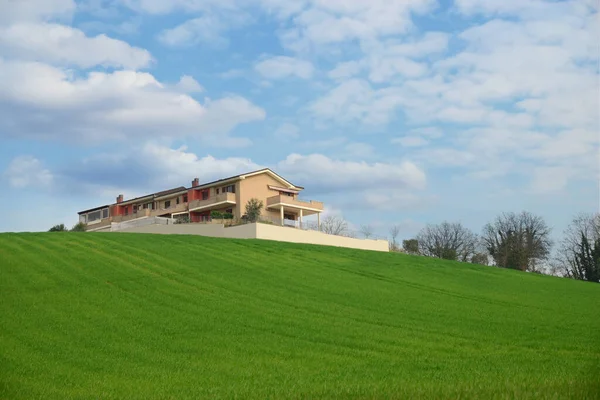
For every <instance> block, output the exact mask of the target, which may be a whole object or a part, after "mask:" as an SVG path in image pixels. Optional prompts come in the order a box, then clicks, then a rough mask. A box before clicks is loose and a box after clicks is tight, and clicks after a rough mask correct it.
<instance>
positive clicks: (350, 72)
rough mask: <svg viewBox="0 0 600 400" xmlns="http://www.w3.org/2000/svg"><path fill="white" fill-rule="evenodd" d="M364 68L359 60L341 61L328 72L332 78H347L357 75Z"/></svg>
mask: <svg viewBox="0 0 600 400" xmlns="http://www.w3.org/2000/svg"><path fill="white" fill-rule="evenodd" d="M362 69H363V65H362V63H361V62H359V61H346V62H342V63H339V64H338V65H337V66H336V67H335V68H334V69H332V70H331V71H329V73H328V74H327V75H328V76H329V77H330V78H331V79H335V80H345V79H348V78H351V77H353V76H355V75H357V74H358V73H359V72H360V71H361V70H362Z"/></svg>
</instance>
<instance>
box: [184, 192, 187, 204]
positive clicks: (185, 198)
mask: <svg viewBox="0 0 600 400" xmlns="http://www.w3.org/2000/svg"><path fill="white" fill-rule="evenodd" d="M183 202H184V203H187V202H188V198H187V194H184V195H183Z"/></svg>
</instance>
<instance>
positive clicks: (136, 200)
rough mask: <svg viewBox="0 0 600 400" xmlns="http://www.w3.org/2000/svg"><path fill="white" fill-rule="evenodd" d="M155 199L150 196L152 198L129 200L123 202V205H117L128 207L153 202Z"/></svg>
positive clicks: (118, 204)
mask: <svg viewBox="0 0 600 400" xmlns="http://www.w3.org/2000/svg"><path fill="white" fill-rule="evenodd" d="M153 199H154V195H150V196H144V197H138V198H135V199H131V200H127V201H122V202H121V203H115V205H117V206H128V205H130V204H135V203H143V202H145V201H152V200H153Z"/></svg>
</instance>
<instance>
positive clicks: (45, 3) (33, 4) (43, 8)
mask: <svg viewBox="0 0 600 400" xmlns="http://www.w3.org/2000/svg"><path fill="white" fill-rule="evenodd" d="M75 8H76V4H75V1H74V0H27V1H24V0H18V1H15V0H0V10H2V12H0V25H1V24H4V23H7V22H8V23H14V22H15V21H45V20H49V19H56V18H59V19H69V18H70V17H71V16H72V14H73V13H74V11H75Z"/></svg>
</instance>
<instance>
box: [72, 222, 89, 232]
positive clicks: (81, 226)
mask: <svg viewBox="0 0 600 400" xmlns="http://www.w3.org/2000/svg"><path fill="white" fill-rule="evenodd" d="M86 226H87V225H86V224H85V223H83V222H78V223H76V224H75V225H73V227H72V228H71V232H85V228H86Z"/></svg>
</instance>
